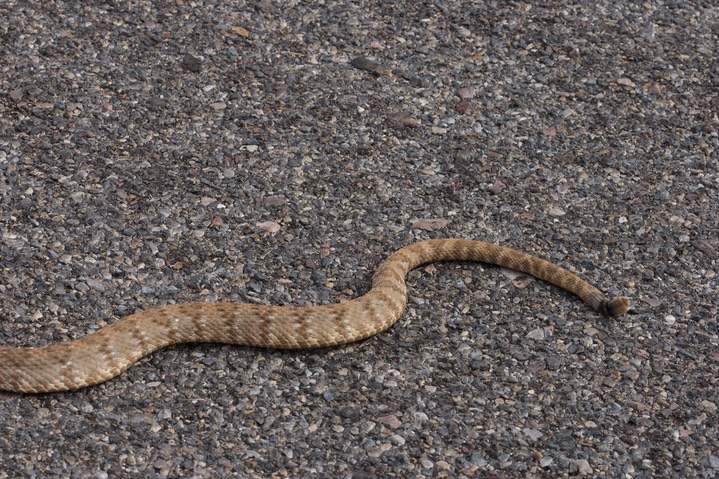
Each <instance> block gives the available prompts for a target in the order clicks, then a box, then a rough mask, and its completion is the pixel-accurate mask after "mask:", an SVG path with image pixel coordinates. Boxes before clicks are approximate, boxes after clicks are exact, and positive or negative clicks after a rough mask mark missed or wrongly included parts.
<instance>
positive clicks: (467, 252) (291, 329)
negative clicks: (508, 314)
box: [0, 239, 629, 393]
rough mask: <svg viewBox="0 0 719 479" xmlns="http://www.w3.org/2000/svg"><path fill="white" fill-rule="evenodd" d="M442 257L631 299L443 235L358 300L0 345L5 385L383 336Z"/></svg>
mask: <svg viewBox="0 0 719 479" xmlns="http://www.w3.org/2000/svg"><path fill="white" fill-rule="evenodd" d="M435 261H479V262H483V263H491V264H495V265H499V266H504V267H507V268H511V269H514V270H517V271H521V272H524V273H528V274H531V275H532V276H535V277H537V278H539V279H542V280H544V281H547V282H549V283H552V284H555V285H557V286H559V287H561V288H564V289H566V290H567V291H570V292H572V293H574V294H576V295H577V296H579V297H580V298H581V299H582V300H583V301H584V302H585V303H586V304H587V305H589V306H591V307H592V308H594V309H595V310H597V311H599V312H601V313H603V314H606V315H610V316H619V315H622V314H624V313H625V312H627V310H628V308H629V300H628V299H627V298H625V297H618V298H615V299H612V300H608V299H606V298H605V297H604V295H603V294H602V293H601V292H600V291H599V290H598V289H597V288H595V287H594V286H592V285H590V284H589V283H587V282H585V281H583V280H582V279H580V278H579V277H577V276H576V275H574V274H572V273H570V272H569V271H567V270H565V269H562V268H560V267H559V266H557V265H555V264H552V263H550V262H548V261H545V260H542V259H539V258H537V257H535V256H532V255H529V254H526V253H522V252H520V251H515V250H513V249H510V248H505V247H503V246H498V245H494V244H489V243H483V242H480V241H470V240H460V239H439V240H429V241H422V242H419V243H415V244H412V245H409V246H407V247H405V248H402V249H400V250H398V251H397V252H395V253H394V254H393V255H391V256H390V257H389V258H388V259H387V260H385V261H384V262H383V263H382V264H380V266H379V267H378V269H377V272H376V273H375V275H374V277H373V279H372V289H371V290H370V291H369V292H368V293H367V294H365V295H363V296H360V297H358V298H356V299H354V300H351V301H347V302H344V303H339V304H332V305H327V306H311V307H292V306H262V305H255V304H235V303H221V302H218V303H186V304H177V305H171V306H164V307H161V308H156V309H150V310H147V311H142V312H139V313H136V314H133V315H131V316H127V317H125V318H123V319H121V320H120V321H118V322H116V323H114V324H111V325H109V326H105V327H103V328H102V329H100V330H99V331H97V332H95V333H93V334H90V335H88V336H85V337H83V338H81V339H78V340H75V341H70V342H67V343H62V344H55V345H49V346H43V347H37V348H0V390H4V391H14V392H25V393H42V392H55V391H69V390H74V389H79V388H82V387H85V386H90V385H93V384H97V383H100V382H103V381H107V380H108V379H110V378H113V377H115V376H117V375H119V374H120V373H122V372H123V371H124V370H125V369H127V368H128V367H130V366H131V365H132V364H133V363H135V362H136V361H138V360H139V359H140V358H142V357H144V356H146V355H148V354H150V353H151V352H153V351H156V350H158V349H160V348H163V347H165V346H169V345H172V344H179V343H198V342H211V343H231V344H239V345H247V346H255V347H264V348H278V349H304V348H317V347H324V346H333V345H337V344H343V343H350V342H353V341H359V340H361V339H364V338H368V337H370V336H372V335H375V334H377V333H380V332H382V331H384V330H386V329H387V328H389V327H390V326H392V324H394V323H395V321H397V319H399V317H400V316H401V314H402V312H403V311H404V308H405V305H406V303H407V286H406V284H405V276H406V274H407V273H408V272H409V271H410V270H412V269H414V268H416V267H417V266H420V265H422V264H426V263H432V262H435Z"/></svg>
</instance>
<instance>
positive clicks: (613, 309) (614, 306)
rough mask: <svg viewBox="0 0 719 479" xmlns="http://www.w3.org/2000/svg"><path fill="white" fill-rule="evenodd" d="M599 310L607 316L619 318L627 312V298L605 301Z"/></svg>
mask: <svg viewBox="0 0 719 479" xmlns="http://www.w3.org/2000/svg"><path fill="white" fill-rule="evenodd" d="M599 309H600V310H601V312H602V313H604V314H606V315H607V316H621V315H623V314H625V313H626V312H627V311H629V298H626V297H624V296H619V297H617V298H614V299H605V300H604V301H602V304H601V305H600V308H599Z"/></svg>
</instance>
